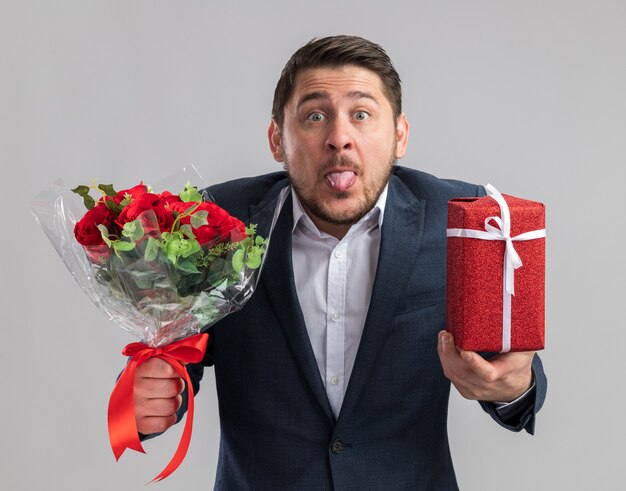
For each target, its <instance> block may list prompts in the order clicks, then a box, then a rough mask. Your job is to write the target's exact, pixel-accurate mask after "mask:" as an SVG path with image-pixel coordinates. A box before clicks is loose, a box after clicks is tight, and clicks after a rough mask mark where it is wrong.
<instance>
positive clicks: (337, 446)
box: [330, 438, 343, 454]
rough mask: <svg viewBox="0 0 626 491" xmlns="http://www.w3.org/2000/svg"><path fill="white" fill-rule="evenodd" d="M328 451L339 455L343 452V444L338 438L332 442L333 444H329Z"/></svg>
mask: <svg viewBox="0 0 626 491" xmlns="http://www.w3.org/2000/svg"><path fill="white" fill-rule="evenodd" d="M330 450H331V451H332V452H333V453H334V454H338V453H341V451H342V450H343V442H342V441H341V440H339V439H338V438H337V439H336V440H333V442H332V443H331V444H330Z"/></svg>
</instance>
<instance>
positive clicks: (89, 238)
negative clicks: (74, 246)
mask: <svg viewBox="0 0 626 491" xmlns="http://www.w3.org/2000/svg"><path fill="white" fill-rule="evenodd" d="M113 218H114V217H113V214H112V213H111V210H109V209H108V208H107V207H106V205H104V204H98V205H96V206H94V207H93V208H92V209H91V210H89V211H87V213H85V215H84V216H83V218H81V219H80V221H79V222H77V223H76V225H74V236H75V237H76V240H77V241H78V243H79V244H81V245H83V246H98V245H102V244H104V240H102V234H101V233H100V230H99V229H98V225H104V226H105V227H106V228H107V229H108V230H109V232H110V231H111V223H113Z"/></svg>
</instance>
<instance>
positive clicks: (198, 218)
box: [190, 210, 209, 228]
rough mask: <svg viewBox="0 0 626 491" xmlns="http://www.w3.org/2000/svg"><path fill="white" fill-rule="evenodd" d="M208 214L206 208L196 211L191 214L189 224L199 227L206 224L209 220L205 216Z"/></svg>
mask: <svg viewBox="0 0 626 491" xmlns="http://www.w3.org/2000/svg"><path fill="white" fill-rule="evenodd" d="M208 216H209V212H208V211H206V210H200V211H196V212H195V213H194V214H193V215H191V220H190V222H191V226H192V227H193V228H200V227H202V226H203V225H208V224H209V221H208V220H207V217H208Z"/></svg>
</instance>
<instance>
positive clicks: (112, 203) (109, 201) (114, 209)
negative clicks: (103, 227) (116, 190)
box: [104, 199, 123, 216]
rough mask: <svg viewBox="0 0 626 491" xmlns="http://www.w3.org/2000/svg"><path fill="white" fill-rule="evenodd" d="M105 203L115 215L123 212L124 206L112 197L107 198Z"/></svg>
mask: <svg viewBox="0 0 626 491" xmlns="http://www.w3.org/2000/svg"><path fill="white" fill-rule="evenodd" d="M104 204H105V205H106V206H107V208H108V209H109V210H111V211H112V212H113V214H114V215H115V216H119V214H120V213H121V212H122V208H123V206H121V205H118V204H117V203H115V201H113V200H112V199H107V200H105V201H104Z"/></svg>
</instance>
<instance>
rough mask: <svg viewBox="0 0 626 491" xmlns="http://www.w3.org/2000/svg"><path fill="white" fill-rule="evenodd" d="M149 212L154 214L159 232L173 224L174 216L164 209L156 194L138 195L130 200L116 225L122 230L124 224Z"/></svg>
mask: <svg viewBox="0 0 626 491" xmlns="http://www.w3.org/2000/svg"><path fill="white" fill-rule="evenodd" d="M149 211H152V212H154V215H155V217H156V219H157V221H158V226H159V230H160V231H161V232H165V231H167V230H169V229H170V227H171V226H172V223H174V214H173V213H172V212H171V210H169V209H166V208H165V202H164V201H163V200H162V199H161V197H160V196H159V195H158V194H152V193H144V194H140V195H139V196H137V197H136V198H133V199H131V201H130V203H129V204H128V205H126V206H125V207H124V208H123V209H122V211H121V212H120V214H119V216H118V217H117V219H116V223H117V224H118V225H119V226H120V228H123V227H124V224H125V223H127V222H132V221H133V220H137V218H139V217H140V216H141V215H143V214H146V212H149ZM145 226H146V224H144V228H145ZM149 228H151V227H149Z"/></svg>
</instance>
